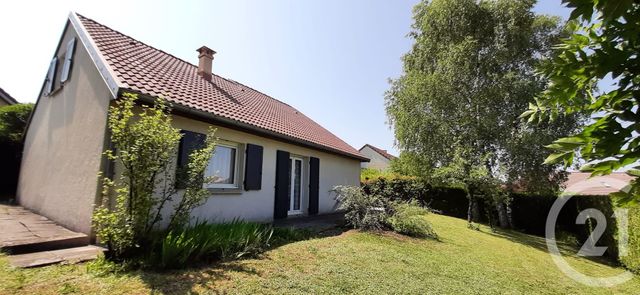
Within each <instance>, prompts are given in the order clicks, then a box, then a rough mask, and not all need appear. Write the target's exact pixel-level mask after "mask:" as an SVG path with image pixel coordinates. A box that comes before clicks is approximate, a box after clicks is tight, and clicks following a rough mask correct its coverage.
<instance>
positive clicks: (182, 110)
mask: <svg viewBox="0 0 640 295" xmlns="http://www.w3.org/2000/svg"><path fill="white" fill-rule="evenodd" d="M120 91H121V92H120V93H122V92H131V93H137V94H138V98H139V99H140V100H141V101H142V102H143V103H154V102H155V97H153V96H150V95H148V94H145V93H141V92H140V91H135V90H132V89H128V88H121V89H120ZM171 107H172V111H173V112H174V113H178V114H186V115H190V116H193V117H195V118H196V119H199V120H202V121H205V122H208V123H213V124H221V125H223V126H225V127H229V128H232V129H238V130H240V131H248V132H250V133H254V134H256V135H260V136H265V137H270V138H274V139H278V140H281V141H286V142H290V143H293V144H296V145H299V146H304V147H309V148H312V149H315V150H320V151H324V152H329V153H332V154H336V155H339V156H343V157H347V158H351V159H354V160H358V161H360V162H369V161H370V159H369V158H366V157H363V156H360V155H354V154H349V153H346V152H343V151H340V150H338V149H333V148H330V147H327V146H324V145H320V144H317V143H313V142H310V141H305V140H301V139H298V138H294V137H291V136H287V135H284V134H280V133H277V132H274V131H271V130H267V129H264V128H260V127H257V126H253V125H251V124H247V123H243V122H239V121H236V120H232V119H228V118H224V117H221V116H216V115H214V114H212V113H209V112H205V111H201V110H198V109H194V108H190V107H187V106H183V105H181V104H177V103H172V106H171Z"/></svg>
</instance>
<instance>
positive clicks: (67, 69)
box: [60, 38, 76, 83]
mask: <svg viewBox="0 0 640 295" xmlns="http://www.w3.org/2000/svg"><path fill="white" fill-rule="evenodd" d="M75 48H76V38H73V39H71V40H70V41H69V42H68V43H67V53H65V55H64V65H63V66H62V74H61V75H60V82H61V83H64V82H67V81H68V80H69V76H70V75H71V65H72V63H73V52H74V51H75Z"/></svg>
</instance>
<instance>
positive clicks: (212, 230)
mask: <svg viewBox="0 0 640 295" xmlns="http://www.w3.org/2000/svg"><path fill="white" fill-rule="evenodd" d="M273 231H274V230H273V228H272V227H271V226H268V225H263V224H259V223H254V222H247V221H241V220H233V221H231V222H225V223H218V224H211V223H207V222H198V223H196V224H195V225H194V226H191V227H187V228H184V229H177V230H172V231H170V232H169V233H168V234H167V235H160V236H159V237H158V240H157V241H156V243H155V244H156V246H155V247H154V250H155V251H154V252H153V253H152V254H151V257H150V259H149V261H150V263H151V264H152V265H153V266H157V267H160V268H181V267H185V266H186V265H187V264H188V263H195V262H207V261H213V260H219V259H222V260H228V259H237V258H240V257H243V256H253V255H257V254H259V253H261V252H263V251H264V250H265V249H266V248H267V247H268V246H269V243H270V240H271V237H272V235H273Z"/></svg>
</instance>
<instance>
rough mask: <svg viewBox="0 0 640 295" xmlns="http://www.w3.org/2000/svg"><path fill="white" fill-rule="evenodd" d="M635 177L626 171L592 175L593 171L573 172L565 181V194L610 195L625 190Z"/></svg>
mask: <svg viewBox="0 0 640 295" xmlns="http://www.w3.org/2000/svg"><path fill="white" fill-rule="evenodd" d="M633 179H635V177H633V176H630V175H628V174H627V173H625V172H612V173H611V174H609V175H602V176H595V177H591V173H585V172H571V173H569V175H568V178H567V181H566V182H565V183H564V192H563V194H569V195H608V194H610V193H614V192H618V191H623V190H624V189H625V188H626V187H627V186H628V185H629V183H630V182H631V180H633Z"/></svg>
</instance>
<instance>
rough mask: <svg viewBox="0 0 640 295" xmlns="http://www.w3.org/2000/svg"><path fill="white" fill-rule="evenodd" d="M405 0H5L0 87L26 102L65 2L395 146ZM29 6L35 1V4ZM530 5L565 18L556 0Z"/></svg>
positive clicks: (327, 123) (354, 138)
mask: <svg viewBox="0 0 640 295" xmlns="http://www.w3.org/2000/svg"><path fill="white" fill-rule="evenodd" d="M415 3H417V1H415V0H412V1H408V0H393V1H391V0H389V1H381V0H358V1H337V0H330V1H327V0H323V1H293V0H288V1H284V0H282V1H280V0H278V1H259V0H254V1H231V0H229V1H206V0H202V1H157V0H156V1H73V0H67V1H42V2H38V1H25V0H23V1H10V2H7V3H4V4H3V17H2V18H0V28H3V29H2V30H1V31H0V38H1V40H3V46H2V48H1V49H0V50H1V51H2V54H0V65H1V67H0V87H2V88H3V89H4V90H5V91H7V92H9V93H10V94H11V95H13V96H14V97H15V98H16V99H18V100H19V101H21V102H34V101H35V99H36V97H37V95H38V91H39V88H40V86H41V85H42V81H43V79H44V76H45V73H46V70H47V66H48V64H49V60H50V58H51V56H52V54H53V51H54V49H55V46H56V45H57V42H58V39H59V38H60V34H61V33H62V29H63V26H64V24H65V22H66V19H67V16H68V13H69V11H75V12H78V13H80V14H83V15H84V16H86V17H89V18H92V19H94V20H96V21H98V22H100V23H102V24H104V25H107V26H109V27H111V28H113V29H115V30H118V31H120V32H122V33H124V34H127V35H129V36H132V37H133V38H136V39H138V40H140V41H142V42H145V43H147V44H149V45H151V46H154V47H156V48H159V49H162V50H164V51H166V52H169V53H171V54H173V55H176V56H178V57H180V58H182V59H185V60H187V61H190V62H191V63H194V64H197V54H196V52H195V49H196V48H198V47H200V46H201V45H206V46H208V47H210V48H212V49H214V50H216V51H217V52H218V53H217V54H216V56H215V60H214V62H213V71H214V72H215V73H217V74H219V75H222V76H224V77H227V78H231V79H234V80H236V81H239V82H242V83H244V84H247V85H249V86H251V87H253V88H255V89H257V90H259V91H262V92H264V93H266V94H268V95H271V96H273V97H275V98H277V99H279V100H282V101H284V102H286V103H288V104H290V105H292V106H294V107H295V108H297V109H298V110H300V111H302V112H303V113H305V114H306V115H307V116H309V117H311V118H312V119H314V120H315V121H316V122H318V123H320V124H321V125H323V126H324V127H325V128H327V129H329V130H330V131H331V132H333V133H334V134H336V135H338V136H339V137H340V138H342V139H343V140H345V141H346V142H347V143H349V144H350V145H352V146H353V147H355V148H360V147H361V146H362V145H364V144H365V143H370V144H372V145H374V146H377V147H380V148H383V149H388V150H389V151H391V152H392V153H395V154H397V150H396V149H395V148H394V146H393V144H394V138H393V132H392V130H391V129H390V128H389V126H388V125H387V124H386V121H387V118H386V115H385V111H384V99H383V97H384V92H385V90H387V89H388V87H389V84H388V79H389V78H394V77H398V76H399V75H400V74H401V70H402V63H401V61H400V58H401V56H402V55H403V54H404V53H406V52H407V51H408V50H409V49H410V47H411V40H410V39H408V38H406V35H407V33H408V32H409V28H410V25H411V9H412V7H413V5H415ZM34 7H37V9H34ZM536 11H537V12H539V13H545V14H554V15H560V16H563V17H564V18H566V17H567V16H568V10H567V9H566V8H563V7H562V6H561V4H560V0H542V1H540V3H539V4H538V5H537V6H536Z"/></svg>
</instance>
